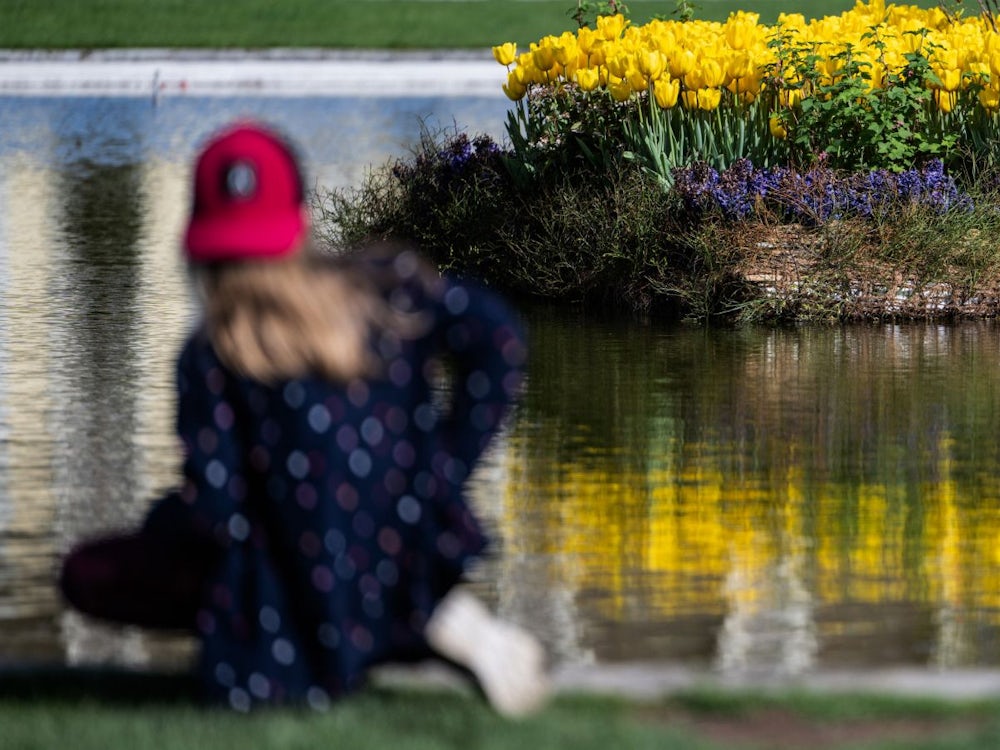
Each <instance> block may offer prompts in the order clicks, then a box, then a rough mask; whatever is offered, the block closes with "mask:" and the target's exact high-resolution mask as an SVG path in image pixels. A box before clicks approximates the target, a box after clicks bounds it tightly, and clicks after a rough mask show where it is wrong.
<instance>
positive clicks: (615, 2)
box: [568, 0, 630, 28]
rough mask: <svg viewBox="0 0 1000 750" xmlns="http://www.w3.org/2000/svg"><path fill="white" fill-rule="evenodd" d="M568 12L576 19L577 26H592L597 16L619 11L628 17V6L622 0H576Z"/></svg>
mask: <svg viewBox="0 0 1000 750" xmlns="http://www.w3.org/2000/svg"><path fill="white" fill-rule="evenodd" d="M568 13H569V14H570V18H572V19H573V20H574V21H576V24H577V26H579V27H580V28H583V27H584V26H593V25H595V22H596V20H597V17H598V16H613V15H616V14H618V13H621V14H622V15H623V16H625V17H626V18H628V17H629V14H630V11H629V7H628V6H627V5H626V4H625V3H624V2H623V0H597V2H592V0H576V7H575V8H570V9H569V11H568Z"/></svg>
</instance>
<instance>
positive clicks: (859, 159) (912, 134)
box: [765, 30, 961, 171]
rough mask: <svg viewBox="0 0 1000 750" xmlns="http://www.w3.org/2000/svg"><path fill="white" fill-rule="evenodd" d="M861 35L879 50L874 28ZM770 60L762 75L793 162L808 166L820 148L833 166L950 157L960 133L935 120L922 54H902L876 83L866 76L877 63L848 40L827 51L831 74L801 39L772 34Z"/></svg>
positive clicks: (901, 164) (897, 165)
mask: <svg viewBox="0 0 1000 750" xmlns="http://www.w3.org/2000/svg"><path fill="white" fill-rule="evenodd" d="M866 36H867V38H870V39H872V40H873V45H874V46H875V48H876V49H879V50H880V51H881V52H882V53H883V54H884V51H885V45H884V44H883V43H882V42H880V41H879V40H878V37H877V32H876V31H874V30H873V31H871V32H869V34H868V35H866ZM770 46H771V48H772V49H773V50H774V51H775V53H776V57H777V61H776V62H775V63H773V64H772V65H771V66H770V67H769V70H768V75H767V76H766V77H765V85H766V86H767V87H768V89H769V94H770V96H771V98H772V101H776V102H785V103H787V102H793V103H794V106H779V107H778V108H777V113H776V114H777V117H778V118H779V120H780V121H781V123H782V125H783V126H784V128H785V130H786V131H787V132H788V147H789V152H790V153H789V156H790V159H791V161H792V163H794V164H796V165H799V166H808V165H809V164H811V163H813V162H814V161H815V160H816V159H817V158H818V157H819V156H820V155H824V158H825V159H827V160H828V163H829V164H830V165H831V166H833V167H834V168H836V169H844V170H860V169H890V170H893V171H902V170H903V169H906V168H909V167H911V166H913V164H914V163H920V162H922V161H926V160H927V159H931V158H942V159H945V160H946V161H947V160H949V158H950V157H952V156H953V155H954V153H955V150H956V147H957V145H958V143H959V139H960V137H961V132H959V131H957V130H956V129H955V128H953V127H941V124H943V120H945V119H947V120H948V123H947V124H948V125H951V124H952V122H951V120H954V119H957V118H942V117H941V115H940V113H938V112H937V108H936V107H935V104H934V101H933V94H932V91H931V90H930V88H929V84H932V83H933V84H937V85H940V83H941V82H940V81H939V80H938V78H937V76H936V75H935V73H934V72H933V70H932V69H931V65H930V62H929V61H928V58H927V57H926V56H925V54H924V53H922V52H920V51H918V52H910V53H907V54H906V55H905V59H906V65H905V66H904V67H903V68H902V69H901V70H899V71H896V72H892V73H888V74H886V78H885V81H884V84H883V85H873V84H877V83H878V82H877V81H873V80H872V78H873V76H874V75H880V74H879V73H877V72H876V70H881V69H883V64H884V62H885V60H884V58H883V57H880V58H879V59H878V61H877V63H878V67H877V68H876V66H875V65H873V64H871V63H869V62H866V61H863V60H859V59H858V58H857V57H855V56H854V54H853V50H852V49H851V47H850V46H848V47H847V48H845V49H844V50H843V51H841V52H840V53H838V54H836V55H834V56H832V58H831V61H832V63H833V65H834V67H835V71H834V72H833V74H832V75H830V74H829V73H828V72H826V71H825V70H823V69H822V68H821V67H820V62H821V58H820V56H819V55H817V54H816V53H815V52H814V51H813V49H812V47H811V46H810V45H807V44H802V43H793V42H790V41H789V40H788V39H787V38H784V37H776V38H775V39H773V40H772V41H771V42H770Z"/></svg>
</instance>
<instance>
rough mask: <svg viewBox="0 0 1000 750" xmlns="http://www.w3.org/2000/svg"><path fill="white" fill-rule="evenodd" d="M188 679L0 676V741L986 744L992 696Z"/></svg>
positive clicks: (133, 744)
mask: <svg viewBox="0 0 1000 750" xmlns="http://www.w3.org/2000/svg"><path fill="white" fill-rule="evenodd" d="M190 687H191V686H190V684H189V683H188V682H187V680H186V679H184V678H177V677H169V676H163V675H142V674H128V673H125V674H118V673H100V672H94V673H89V672H74V671H64V672H61V673H60V672H56V673H30V672H28V673H21V674H19V675H16V676H10V675H7V676H4V675H0V727H2V734H0V737H2V742H0V744H2V746H3V747H4V748H5V750H32V749H34V748H39V749H41V748H46V749H50V748H72V749H73V750H89V749H90V748H94V749H95V750H97V749H98V748H99V749H100V750H105V749H106V748H109V747H121V748H130V750H144V749H145V748H150V749H152V748H155V749H156V750H172V749H173V748H177V750H189V749H190V748H212V750H225V749H226V748H234V750H235V749H237V748H239V749H240V750H242V749H243V748H248V747H253V748H283V749H285V750H294V749H296V748H303V749H305V748H324V747H344V748H351V750H369V749H371V750H384V748H391V747H399V748H406V749H407V750H424V749H426V750H446V749H454V750H459V749H461V750H492V749H496V750H501V749H507V748H510V749H511V750H514V749H515V748H516V749H517V750H521V749H522V748H531V749H532V750H536V749H538V750H559V749H560V748H566V749H567V750H569V749H570V748H572V750H588V749H590V748H593V750H615V749H616V748H625V749H627V750H644V749H645V748H649V749H650V750H652V749H653V748H655V749H656V750H682V749H683V750H718V749H721V748H746V749H747V750H752V749H754V748H757V749H759V748H781V749H788V748H803V749H804V750H805V749H808V750H820V749H822V750H847V749H848V748H862V747H863V748H867V749H868V750H890V748H908V750H939V749H940V750H944V749H945V748H949V749H950V750H980V749H981V750H986V749H987V748H989V749H990V750H994V749H995V748H996V747H998V746H1000V718H998V717H1000V700H989V701H987V700H983V701H975V702H948V701H942V700H930V699H913V698H906V699H901V698H889V697H877V696H851V695H839V696H822V695H818V694H812V693H796V694H784V695H766V694H759V693H758V694H748V693H720V692H712V691H694V692H689V693H684V694H679V695H676V696H673V697H670V698H666V699H663V700H661V701H655V702H639V703H627V702H624V701H621V700H617V699H612V698H605V697H592V696H561V697H559V698H558V699H556V700H555V701H554V702H553V703H552V704H551V705H550V706H549V707H548V708H547V709H546V710H545V711H543V712H542V713H541V714H539V715H538V716H535V717H532V718H530V719H526V720H523V721H517V722H514V721H508V720H505V719H502V718H500V717H498V716H497V715H496V714H494V713H493V712H492V711H490V710H489V709H488V708H487V707H486V705H485V704H484V703H483V701H482V700H480V699H479V698H478V697H476V696H474V695H472V694H471V693H460V692H455V691H445V692H441V691H432V690H430V689H428V690H421V689H414V688H410V689H395V688H387V687H378V688H372V689H369V690H366V691H364V692H362V693H361V694H359V695H358V696H356V697H353V698H351V699H349V700H345V701H343V702H341V703H340V704H338V705H337V706H335V707H334V709H333V710H332V711H330V712H329V713H326V714H313V713H306V712H303V711H297V710H272V711H265V712H261V713H259V714H256V715H253V716H242V715H237V714H233V713H229V712H226V711H221V710H210V709H204V708H200V707H198V706H197V705H196V704H195V703H194V702H192V700H191V699H190V698H189V697H188V696H189V695H190Z"/></svg>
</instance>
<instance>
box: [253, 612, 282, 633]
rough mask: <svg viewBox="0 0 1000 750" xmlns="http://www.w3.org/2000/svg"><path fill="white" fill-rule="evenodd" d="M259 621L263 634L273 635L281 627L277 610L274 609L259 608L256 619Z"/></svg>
mask: <svg viewBox="0 0 1000 750" xmlns="http://www.w3.org/2000/svg"><path fill="white" fill-rule="evenodd" d="M257 619H258V620H259V621H260V626H261V627H262V628H263V629H264V630H265V632H268V633H271V634H272V635H273V634H274V633H277V632H278V629H279V628H280V627H281V615H279V614H278V610H276V609H275V608H274V607H269V606H267V605H265V606H263V607H261V608H260V615H258V618H257Z"/></svg>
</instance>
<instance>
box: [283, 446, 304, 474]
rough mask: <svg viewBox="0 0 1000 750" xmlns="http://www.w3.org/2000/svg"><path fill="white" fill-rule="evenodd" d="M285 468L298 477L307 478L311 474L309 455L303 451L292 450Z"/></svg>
mask: <svg viewBox="0 0 1000 750" xmlns="http://www.w3.org/2000/svg"><path fill="white" fill-rule="evenodd" d="M285 468H286V469H288V473H289V474H291V475H292V476H293V477H295V478H296V479H305V478H306V476H308V474H309V456H307V455H306V454H305V453H303V452H302V451H292V452H291V453H289V454H288V460H287V461H285Z"/></svg>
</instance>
